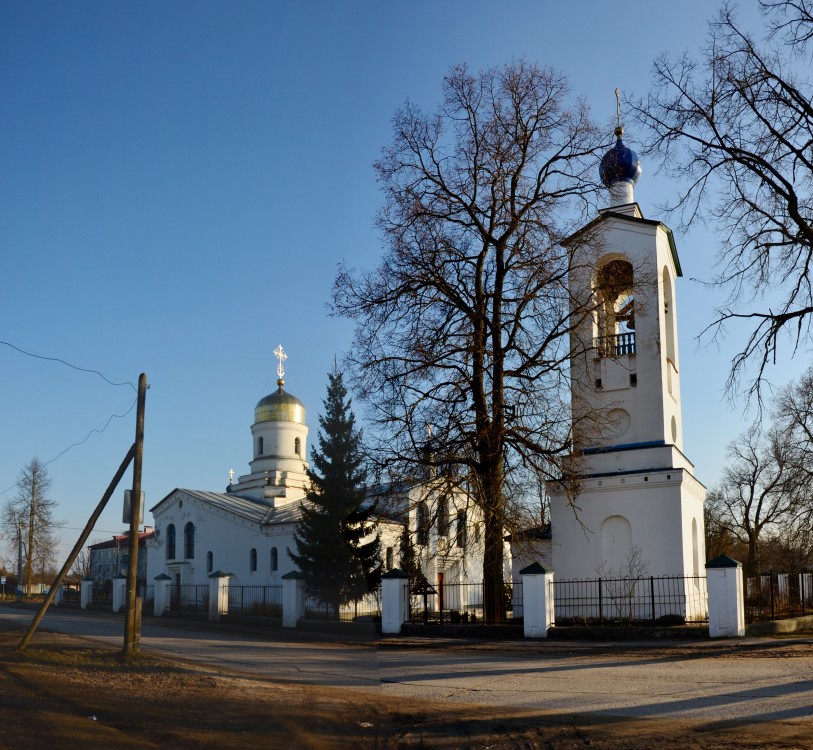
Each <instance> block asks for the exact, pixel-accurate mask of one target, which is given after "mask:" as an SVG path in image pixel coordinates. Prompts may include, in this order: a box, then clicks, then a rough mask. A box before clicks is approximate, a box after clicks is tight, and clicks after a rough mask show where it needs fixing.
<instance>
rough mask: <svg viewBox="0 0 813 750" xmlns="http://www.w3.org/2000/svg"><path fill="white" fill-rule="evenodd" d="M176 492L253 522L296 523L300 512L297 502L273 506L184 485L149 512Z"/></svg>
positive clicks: (153, 509) (153, 510) (246, 498)
mask: <svg viewBox="0 0 813 750" xmlns="http://www.w3.org/2000/svg"><path fill="white" fill-rule="evenodd" d="M176 492H183V493H185V494H186V495H189V496H190V497H193V498H195V499H196V500H200V501H201V502H203V503H206V504H207V505H210V506H212V507H214V508H219V509H220V510H225V511H227V512H228V513H233V514H234V515H236V516H240V517H241V518H245V519H246V520H248V521H252V522H253V523H257V524H262V525H273V524H283V523H297V522H298V521H299V517H300V516H301V514H302V512H301V510H300V507H299V506H300V504H299V502H296V501H295V502H290V503H287V504H285V505H283V506H282V507H279V508H273V507H271V506H269V505H268V504H267V503H263V502H260V501H259V500H252V499H251V498H248V497H240V496H239V495H230V494H226V493H224V492H206V491H205V490H189V489H186V488H185V487H176V488H175V489H174V490H172V492H170V493H169V494H168V495H167V496H166V497H165V498H164V499H163V500H161V502H159V503H158V504H157V505H156V506H154V507H153V508H150V513H154V512H155V510H156V509H157V508H158V507H159V506H161V505H163V503H165V502H166V501H167V500H169V499H170V498H171V497H172V496H173V495H174V494H175V493H176Z"/></svg>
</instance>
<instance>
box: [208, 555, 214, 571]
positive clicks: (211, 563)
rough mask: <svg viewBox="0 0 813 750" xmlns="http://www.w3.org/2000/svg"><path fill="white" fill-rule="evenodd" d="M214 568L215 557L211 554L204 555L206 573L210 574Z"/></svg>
mask: <svg viewBox="0 0 813 750" xmlns="http://www.w3.org/2000/svg"><path fill="white" fill-rule="evenodd" d="M214 567H215V556H214V555H213V554H212V553H211V552H207V553H206V572H207V573H211V572H212V570H214Z"/></svg>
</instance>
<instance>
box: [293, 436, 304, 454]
mask: <svg viewBox="0 0 813 750" xmlns="http://www.w3.org/2000/svg"><path fill="white" fill-rule="evenodd" d="M294 453H296V455H297V456H299V457H300V458H302V441H301V440H300V439H299V438H295V439H294Z"/></svg>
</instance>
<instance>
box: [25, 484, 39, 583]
mask: <svg viewBox="0 0 813 750" xmlns="http://www.w3.org/2000/svg"><path fill="white" fill-rule="evenodd" d="M36 514H37V478H36V476H35V474H34V472H31V499H30V503H29V506H28V548H27V549H26V551H25V578H24V579H23V593H26V594H29V595H30V594H31V584H32V581H31V579H32V577H33V567H34V521H35V519H36Z"/></svg>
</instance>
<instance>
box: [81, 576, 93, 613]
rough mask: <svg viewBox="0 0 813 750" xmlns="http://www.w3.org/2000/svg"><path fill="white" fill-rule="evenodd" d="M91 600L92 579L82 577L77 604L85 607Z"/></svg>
mask: <svg viewBox="0 0 813 750" xmlns="http://www.w3.org/2000/svg"><path fill="white" fill-rule="evenodd" d="M92 602H93V579H92V578H83V579H82V582H81V583H80V584H79V606H80V607H81V608H82V609H87V608H88V607H89V606H90V605H91V603H92Z"/></svg>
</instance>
